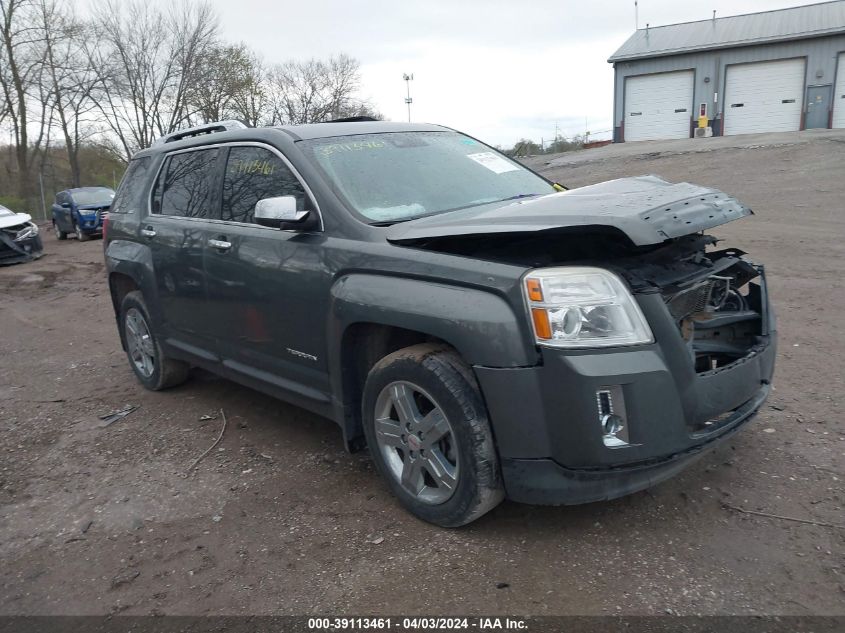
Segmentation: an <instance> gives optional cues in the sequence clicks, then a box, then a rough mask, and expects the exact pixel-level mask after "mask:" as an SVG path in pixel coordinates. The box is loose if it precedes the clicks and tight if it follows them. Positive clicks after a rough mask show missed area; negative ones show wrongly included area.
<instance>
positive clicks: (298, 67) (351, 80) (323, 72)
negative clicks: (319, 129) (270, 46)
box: [267, 55, 371, 125]
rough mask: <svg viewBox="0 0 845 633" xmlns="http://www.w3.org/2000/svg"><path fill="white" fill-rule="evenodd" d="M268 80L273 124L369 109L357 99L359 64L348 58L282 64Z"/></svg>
mask: <svg viewBox="0 0 845 633" xmlns="http://www.w3.org/2000/svg"><path fill="white" fill-rule="evenodd" d="M267 81H268V87H269V93H270V108H271V109H270V117H269V118H270V121H269V122H270V123H271V124H280V123H283V124H292V125H296V124H300V123H315V122H319V121H327V120H329V119H335V118H340V117H346V116H355V115H357V114H359V113H360V112H361V111H362V110H364V109H368V104H366V103H364V102H362V101H361V100H360V99H357V98H356V97H355V95H356V93H357V92H358V88H359V85H360V81H361V79H360V73H359V64H358V61H357V60H355V59H353V58H351V57H348V56H347V55H338V56H336V57H331V58H330V59H329V60H328V61H321V60H316V59H311V60H309V61H306V62H296V61H290V62H287V63H284V64H280V65H278V66H275V67H274V68H272V69H271V71H270V74H269V77H268V80H267ZM369 110H371V108H369Z"/></svg>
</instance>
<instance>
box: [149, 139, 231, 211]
mask: <svg viewBox="0 0 845 633" xmlns="http://www.w3.org/2000/svg"><path fill="white" fill-rule="evenodd" d="M217 154H218V150H217V149H204V150H197V151H193V152H184V153H182V154H174V155H173V156H171V157H169V158H168V159H167V160H166V162H165V164H164V168H163V169H162V171H161V174H160V175H159V179H158V182H157V183H156V188H155V192H154V193H153V213H160V214H161V215H175V216H180V217H186V218H216V217H217V200H216V199H215V198H216V197H215V195H214V194H215V187H214V183H215V181H216V174H217V169H216V165H217Z"/></svg>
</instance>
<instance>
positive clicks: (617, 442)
mask: <svg viewBox="0 0 845 633" xmlns="http://www.w3.org/2000/svg"><path fill="white" fill-rule="evenodd" d="M596 405H597V407H598V414H599V415H598V418H599V424H600V425H601V434H602V441H603V442H604V445H605V446H607V447H609V448H619V447H622V446H629V443H628V425H627V424H626V421H625V399H624V398H623V396H622V387H620V386H619V385H614V386H612V387H602V388H601V389H599V390H598V391H596Z"/></svg>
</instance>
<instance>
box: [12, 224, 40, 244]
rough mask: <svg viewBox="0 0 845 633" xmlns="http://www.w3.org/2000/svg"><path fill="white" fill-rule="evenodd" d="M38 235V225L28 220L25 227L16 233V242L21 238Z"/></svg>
mask: <svg viewBox="0 0 845 633" xmlns="http://www.w3.org/2000/svg"><path fill="white" fill-rule="evenodd" d="M36 235H38V225H36V224H35V223H34V222H28V223H27V224H26V226H25V227H24V228H22V229H21V230H20V231H18V233H17V235H15V239H14V241H15V242H20V241H21V240H25V239H29V238H30V237H35V236H36Z"/></svg>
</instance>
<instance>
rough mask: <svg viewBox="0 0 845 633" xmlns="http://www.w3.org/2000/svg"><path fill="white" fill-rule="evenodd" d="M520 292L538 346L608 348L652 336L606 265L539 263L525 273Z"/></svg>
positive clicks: (643, 340) (628, 294) (630, 343)
mask: <svg viewBox="0 0 845 633" xmlns="http://www.w3.org/2000/svg"><path fill="white" fill-rule="evenodd" d="M523 292H524V294H525V298H526V301H527V302H528V308H529V310H530V311H531V322H532V323H533V326H534V336H535V338H536V340H537V343H538V344H540V345H546V346H550V347H611V346H615V345H640V344H643V343H652V342H653V341H654V337H653V336H652V333H651V328H650V327H649V326H648V322H647V321H646V320H645V317H644V316H643V313H642V311H641V310H640V307H639V306H638V305H637V303H636V301H634V298H633V296H631V293H630V291H629V290H628V288H627V287H626V286H625V284H624V283H623V282H622V280H621V279H619V277H617V276H616V275H615V274H613V273H612V272H610V271H608V270H604V269H602V268H588V267H575V266H573V267H566V268H540V269H537V270H533V271H531V272H530V273H528V274H527V275H526V276H525V279H524V281H523Z"/></svg>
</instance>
